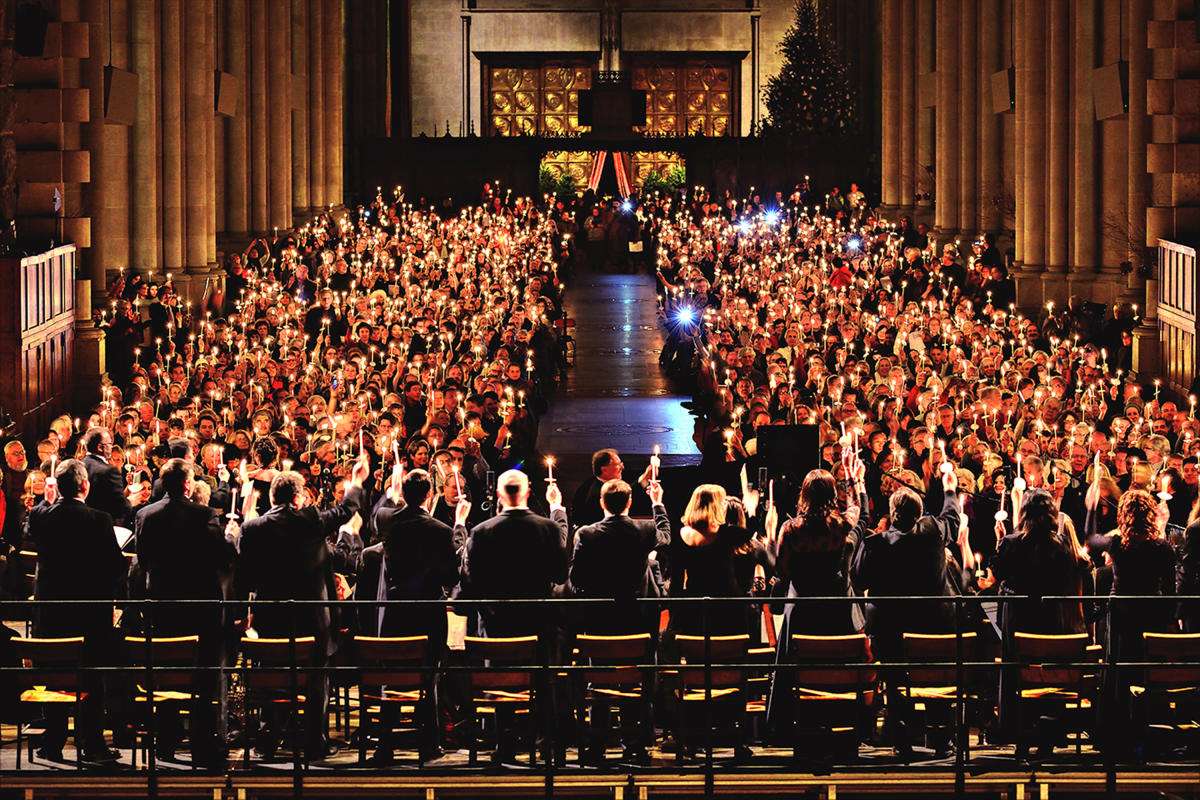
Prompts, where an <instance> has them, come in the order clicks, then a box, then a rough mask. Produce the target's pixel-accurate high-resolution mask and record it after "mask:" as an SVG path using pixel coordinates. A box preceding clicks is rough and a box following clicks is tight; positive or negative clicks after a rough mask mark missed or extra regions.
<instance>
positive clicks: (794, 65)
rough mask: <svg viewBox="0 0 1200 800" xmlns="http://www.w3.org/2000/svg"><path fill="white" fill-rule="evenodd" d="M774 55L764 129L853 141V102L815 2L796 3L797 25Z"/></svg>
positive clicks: (855, 127)
mask: <svg viewBox="0 0 1200 800" xmlns="http://www.w3.org/2000/svg"><path fill="white" fill-rule="evenodd" d="M779 52H780V53H781V54H783V66H782V68H781V69H780V70H779V74H778V75H776V76H774V77H773V78H771V79H770V80H768V81H767V94H766V100H767V121H766V128H767V130H769V131H772V132H775V133H783V134H788V135H806V136H811V135H818V136H830V137H833V136H837V137H846V136H857V135H858V134H859V132H860V131H859V121H858V98H857V96H856V93H855V91H854V89H853V88H852V87H851V86H850V82H849V81H848V80H847V79H846V65H845V64H843V63H842V61H841V58H840V57H839V56H838V53H837V50H836V48H835V47H834V44H833V38H832V37H831V36H830V35H829V31H828V28H827V26H826V25H825V24H824V23H823V22H822V20H821V15H820V12H819V11H818V10H817V2H816V0H797V3H796V20H795V22H793V23H792V27H790V28H788V31H787V33H786V34H784V36H783V40H782V41H781V42H780V43H779Z"/></svg>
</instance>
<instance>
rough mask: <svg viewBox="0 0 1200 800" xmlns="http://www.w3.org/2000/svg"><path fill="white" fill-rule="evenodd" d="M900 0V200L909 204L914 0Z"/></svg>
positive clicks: (914, 147)
mask: <svg viewBox="0 0 1200 800" xmlns="http://www.w3.org/2000/svg"><path fill="white" fill-rule="evenodd" d="M898 2H899V3H900V48H899V49H900V158H899V159H898V160H899V163H900V201H899V204H900V206H901V207H903V208H908V207H911V206H912V204H913V195H914V194H915V193H916V155H917V37H916V33H917V24H916V17H917V0H898Z"/></svg>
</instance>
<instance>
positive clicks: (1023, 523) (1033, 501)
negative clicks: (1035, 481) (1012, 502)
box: [1017, 489, 1058, 537]
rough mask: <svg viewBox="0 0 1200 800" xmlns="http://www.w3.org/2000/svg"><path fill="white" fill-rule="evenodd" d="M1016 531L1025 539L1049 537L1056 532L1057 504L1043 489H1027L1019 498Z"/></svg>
mask: <svg viewBox="0 0 1200 800" xmlns="http://www.w3.org/2000/svg"><path fill="white" fill-rule="evenodd" d="M1017 530H1018V531H1020V533H1021V535H1022V536H1026V537H1049V536H1051V535H1053V534H1054V533H1055V532H1056V531H1057V530H1058V504H1057V503H1055V502H1054V497H1053V496H1052V495H1051V494H1050V493H1049V492H1047V491H1046V490H1045V489H1029V490H1028V491H1026V492H1025V494H1024V496H1023V497H1022V498H1021V513H1020V521H1019V522H1018V523H1017Z"/></svg>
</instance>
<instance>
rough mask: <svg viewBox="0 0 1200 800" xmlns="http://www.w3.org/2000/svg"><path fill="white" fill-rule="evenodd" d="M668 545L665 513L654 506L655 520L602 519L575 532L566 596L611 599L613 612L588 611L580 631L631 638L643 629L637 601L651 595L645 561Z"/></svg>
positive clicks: (591, 608)
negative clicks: (629, 635)
mask: <svg viewBox="0 0 1200 800" xmlns="http://www.w3.org/2000/svg"><path fill="white" fill-rule="evenodd" d="M670 543H671V522H670V520H669V519H667V510H666V508H664V507H663V506H661V505H656V506H654V521H653V522H651V521H649V520H640V519H632V518H631V517H628V516H625V515H624V514H620V515H613V516H610V517H606V518H605V519H602V520H601V521H599V522H597V523H595V524H593V525H585V526H584V527H582V528H580V529H579V530H577V531H576V532H575V548H574V552H573V554H572V556H571V568H570V585H569V588H570V591H571V594H573V595H574V596H576V597H588V598H607V599H611V600H616V601H618V602H617V605H616V607H615V608H614V607H611V606H609V605H608V604H606V605H605V606H603V607H601V606H588V607H586V608H585V609H583V610H582V613H581V614H580V618H579V624H580V627H581V628H582V629H583V630H584V631H586V632H591V633H609V632H612V633H632V632H636V631H641V630H643V629H644V628H645V614H644V613H643V612H644V611H645V610H646V609H643V608H640V607H639V606H638V604H637V603H636V602H634V601H635V600H636V599H637V598H640V597H647V596H651V593H650V591H649V589H650V584H649V580H648V575H647V569H648V567H649V563H648V561H647V557H648V556H649V555H650V553H651V551H653V550H656V549H658V548H660V547H666V546H667V545H669V544H670Z"/></svg>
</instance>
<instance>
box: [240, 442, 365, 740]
mask: <svg viewBox="0 0 1200 800" xmlns="http://www.w3.org/2000/svg"><path fill="white" fill-rule="evenodd" d="M369 472H370V463H369V462H368V460H367V459H366V457H365V456H364V457H362V458H360V459H359V460H358V461H357V462H356V463H355V465H354V470H353V472H352V473H351V475H350V486H349V487H348V488H347V489H346V495H345V497H344V498H343V499H342V502H341V504H339V505H337V506H334V507H333V508H330V509H328V510H326V511H318V510H316V509H315V508H313V507H311V506H307V507H306V506H303V505H302V504H303V502H304V497H305V495H304V477H303V476H302V475H300V474H299V473H298V472H281V473H279V474H278V475H276V476H275V478H274V480H272V481H271V489H270V498H271V508H270V510H269V511H268V512H267V513H266V514H264V515H262V516H261V517H256V518H254V519H251V520H248V521H247V522H246V524H245V525H243V526H242V531H241V555H240V557H239V558H238V563H237V585H238V596H239V597H242V598H249V596H250V593H252V592H253V593H254V595H255V598H256V599H257V600H329V599H331V598H336V596H337V592H336V587H335V585H334V577H333V573H334V571H335V570H336V571H337V572H345V573H353V572H354V570H355V568H356V566H357V562H358V558H359V555H360V553H361V551H362V539H361V538H359V537H358V535H357V534H353V533H350V532H348V531H346V530H340V531H339V528H340V527H341V526H342V525H343V524H344V523H346V522H349V521H350V518H351V517H353V516H354V515H355V514H356V513H357V512H358V510H359V508H360V507H361V506H362V485H363V481H364V480H366V478H367V475H368V473H369ZM333 534H337V540H336V543H335V544H333V545H330V544H329V542H328V541H327V538H326V537H328V536H330V535H333ZM252 611H253V626H254V628H255V630H257V631H258V633H259V634H260V635H262V636H263V637H267V638H285V639H286V638H288V637H290V636H292V635H293V634H294V635H295V636H296V637H304V636H312V637H314V638H315V639H316V644H315V646H314V648H313V653H312V665H313V666H314V667H317V668H318V669H321V668H323V667H324V666H325V665H326V663H327V661H328V658H329V656H331V655H332V654H333V650H334V641H333V637H332V635H331V631H332V629H333V619H332V615H331V613H330V609H329V607H328V606H325V605H317V604H314V605H309V606H302V607H297V608H296V609H295V611H296V615H295V618H294V619H293V618H292V617H291V614H290V611H291V609H288V608H286V607H285V606H276V605H262V604H257V605H255V606H254V607H253V609H252ZM326 678H327V676H326V675H325V674H324V672H323V671H321V672H319V673H318V674H317V675H316V677H315V678H313V679H312V680H311V682H310V684H309V687H308V691H307V692H306V696H307V703H308V705H307V710H306V713H305V717H306V723H307V725H308V731H307V735H308V741H307V746H306V748H305V750H306V756H307V757H308V758H309V759H310V760H311V759H314V758H323V757H324V756H325V755H326V754H327V752H328V749H329V748H328V741H327V736H326V733H327V732H326V727H325V726H326V710H327V707H328V701H329V692H328V681H327V679H326ZM278 735H279V731H278V728H277V727H276V726H274V725H270V726H269V728H268V731H266V732H265V733H264V737H265V738H264V739H263V740H260V743H259V750H260V751H262V752H263V753H264V754H267V755H269V754H271V753H273V752H274V749H275V745H276V743H277V742H278Z"/></svg>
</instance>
